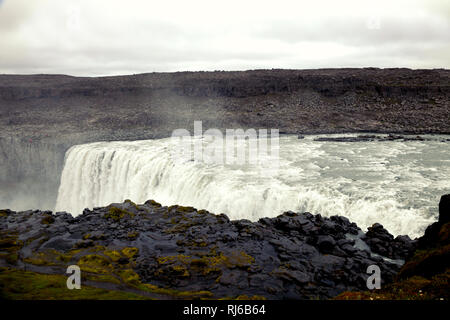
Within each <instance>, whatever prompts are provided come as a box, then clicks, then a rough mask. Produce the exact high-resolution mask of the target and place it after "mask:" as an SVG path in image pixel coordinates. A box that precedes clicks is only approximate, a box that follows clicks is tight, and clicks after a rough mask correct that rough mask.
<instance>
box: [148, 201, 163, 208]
mask: <svg viewBox="0 0 450 320" xmlns="http://www.w3.org/2000/svg"><path fill="white" fill-rule="evenodd" d="M145 204H149V205H152V206H154V207H162V206H161V204H160V203H158V202H156V201H155V200H148V201H146V202H145Z"/></svg>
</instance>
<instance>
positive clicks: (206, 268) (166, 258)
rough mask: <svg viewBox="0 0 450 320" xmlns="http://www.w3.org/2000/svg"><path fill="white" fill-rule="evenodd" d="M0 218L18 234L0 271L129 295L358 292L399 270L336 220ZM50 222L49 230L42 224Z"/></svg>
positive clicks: (123, 210)
mask: <svg viewBox="0 0 450 320" xmlns="http://www.w3.org/2000/svg"><path fill="white" fill-rule="evenodd" d="M1 213H2V214H1V215H0V232H1V233H2V234H4V235H5V234H8V235H11V237H15V236H16V235H19V238H18V239H20V242H18V244H17V245H15V246H14V248H15V249H14V250H15V251H14V252H13V253H16V254H17V257H16V256H15V257H16V259H15V260H14V261H11V257H10V256H8V257H9V258H8V259H7V258H6V257H5V256H3V255H0V267H1V266H10V267H16V268H21V267H26V268H31V267H33V268H38V267H42V266H46V265H49V266H52V268H51V269H48V270H46V272H50V271H49V270H54V268H55V267H56V266H59V267H61V270H63V271H62V272H64V270H65V268H67V266H68V265H71V264H79V265H80V266H81V268H82V272H89V273H92V274H94V275H95V274H96V272H97V273H98V272H100V273H102V274H112V275H115V276H117V277H119V278H121V279H122V281H123V282H124V283H125V284H126V285H127V286H131V287H133V288H135V287H138V288H142V286H143V285H145V284H149V285H152V286H157V287H158V288H165V290H166V289H170V290H176V291H177V292H186V291H189V292H192V291H207V292H209V293H210V294H211V296H212V297H214V298H222V297H235V296H238V295H243V294H244V295H248V296H254V295H259V296H264V297H266V298H271V299H294V298H295V299H310V298H317V297H319V298H330V297H333V296H335V295H337V294H339V293H340V292H343V291H347V290H356V289H358V290H363V289H366V279H367V277H368V276H369V275H368V274H367V273H366V271H367V267H368V266H369V265H373V264H376V265H378V266H379V267H380V269H381V272H382V282H383V283H387V282H389V281H391V279H392V277H393V276H394V275H395V274H396V273H397V271H398V270H399V268H400V266H399V265H398V264H395V263H392V262H391V261H390V260H387V259H384V258H382V257H380V256H378V255H374V254H372V253H371V252H368V251H365V250H362V249H358V248H357V247H355V246H354V244H355V240H354V238H355V237H358V234H361V233H362V231H361V230H360V229H359V228H358V227H357V226H356V225H355V224H354V223H351V222H350V221H349V220H348V219H346V218H344V217H338V216H334V217H330V218H325V217H322V216H320V215H312V214H310V213H294V212H286V213H284V214H282V215H280V216H278V217H275V218H263V219H260V220H259V221H257V222H251V221H249V220H237V221H230V220H229V219H228V217H227V216H225V215H223V214H222V215H214V214H211V213H209V212H207V211H205V210H200V211H198V210H196V209H194V208H189V207H181V206H171V207H163V206H161V205H160V204H158V203H156V202H154V201H147V202H146V203H145V204H142V205H136V204H134V203H132V202H131V201H129V200H127V201H125V202H124V203H121V204H112V205H110V206H107V207H102V208H95V209H93V210H88V209H86V210H84V212H83V214H82V215H80V216H78V217H76V218H72V217H71V216H70V215H69V214H66V213H56V214H50V213H48V212H46V213H43V212H40V211H25V212H13V211H9V210H5V211H1ZM49 215H50V216H51V217H52V218H53V222H52V223H49V224H42V223H40V221H41V220H42V219H43V218H44V217H47V216H49ZM352 237H353V238H352ZM363 239H364V240H365V241H366V242H367V243H368V244H369V246H370V247H371V248H372V250H373V251H374V252H377V253H379V254H380V255H386V256H387V257H390V258H395V259H404V258H405V257H406V256H407V255H408V254H410V252H411V250H413V249H414V247H415V245H414V242H413V241H411V240H410V239H409V238H408V237H397V238H395V239H394V238H393V237H392V235H390V234H389V233H387V231H386V230H384V228H383V227H382V226H381V225H374V226H373V227H372V228H370V230H369V232H368V233H367V234H366V235H365V236H364V237H363ZM0 250H2V249H1V248H0ZM83 268H84V269H83ZM53 272H54V271H53Z"/></svg>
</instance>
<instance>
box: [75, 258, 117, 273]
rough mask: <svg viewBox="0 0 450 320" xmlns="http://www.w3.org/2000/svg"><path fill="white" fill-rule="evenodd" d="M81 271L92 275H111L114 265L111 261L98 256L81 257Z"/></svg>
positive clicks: (79, 263) (79, 262)
mask: <svg viewBox="0 0 450 320" xmlns="http://www.w3.org/2000/svg"><path fill="white" fill-rule="evenodd" d="M77 264H78V265H79V266H80V268H81V270H83V271H86V272H92V273H105V274H108V273H111V271H112V265H111V263H110V262H109V260H108V259H107V258H106V257H104V256H101V255H98V254H89V255H86V256H83V257H81V259H80V260H79V261H78V263H77Z"/></svg>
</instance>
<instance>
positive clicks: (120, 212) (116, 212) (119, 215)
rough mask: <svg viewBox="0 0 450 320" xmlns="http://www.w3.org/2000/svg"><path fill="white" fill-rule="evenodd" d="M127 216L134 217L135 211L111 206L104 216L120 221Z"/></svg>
mask: <svg viewBox="0 0 450 320" xmlns="http://www.w3.org/2000/svg"><path fill="white" fill-rule="evenodd" d="M126 216H129V217H134V213H132V212H129V211H127V210H124V209H120V208H117V207H110V208H109V210H108V213H107V214H105V215H104V216H103V217H104V218H106V219H112V220H114V221H119V220H121V219H123V218H124V217H126Z"/></svg>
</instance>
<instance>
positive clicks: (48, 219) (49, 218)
mask: <svg viewBox="0 0 450 320" xmlns="http://www.w3.org/2000/svg"><path fill="white" fill-rule="evenodd" d="M53 222H55V218H53V217H52V216H51V215H49V214H46V215H44V218H42V220H41V224H52V223H53Z"/></svg>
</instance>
